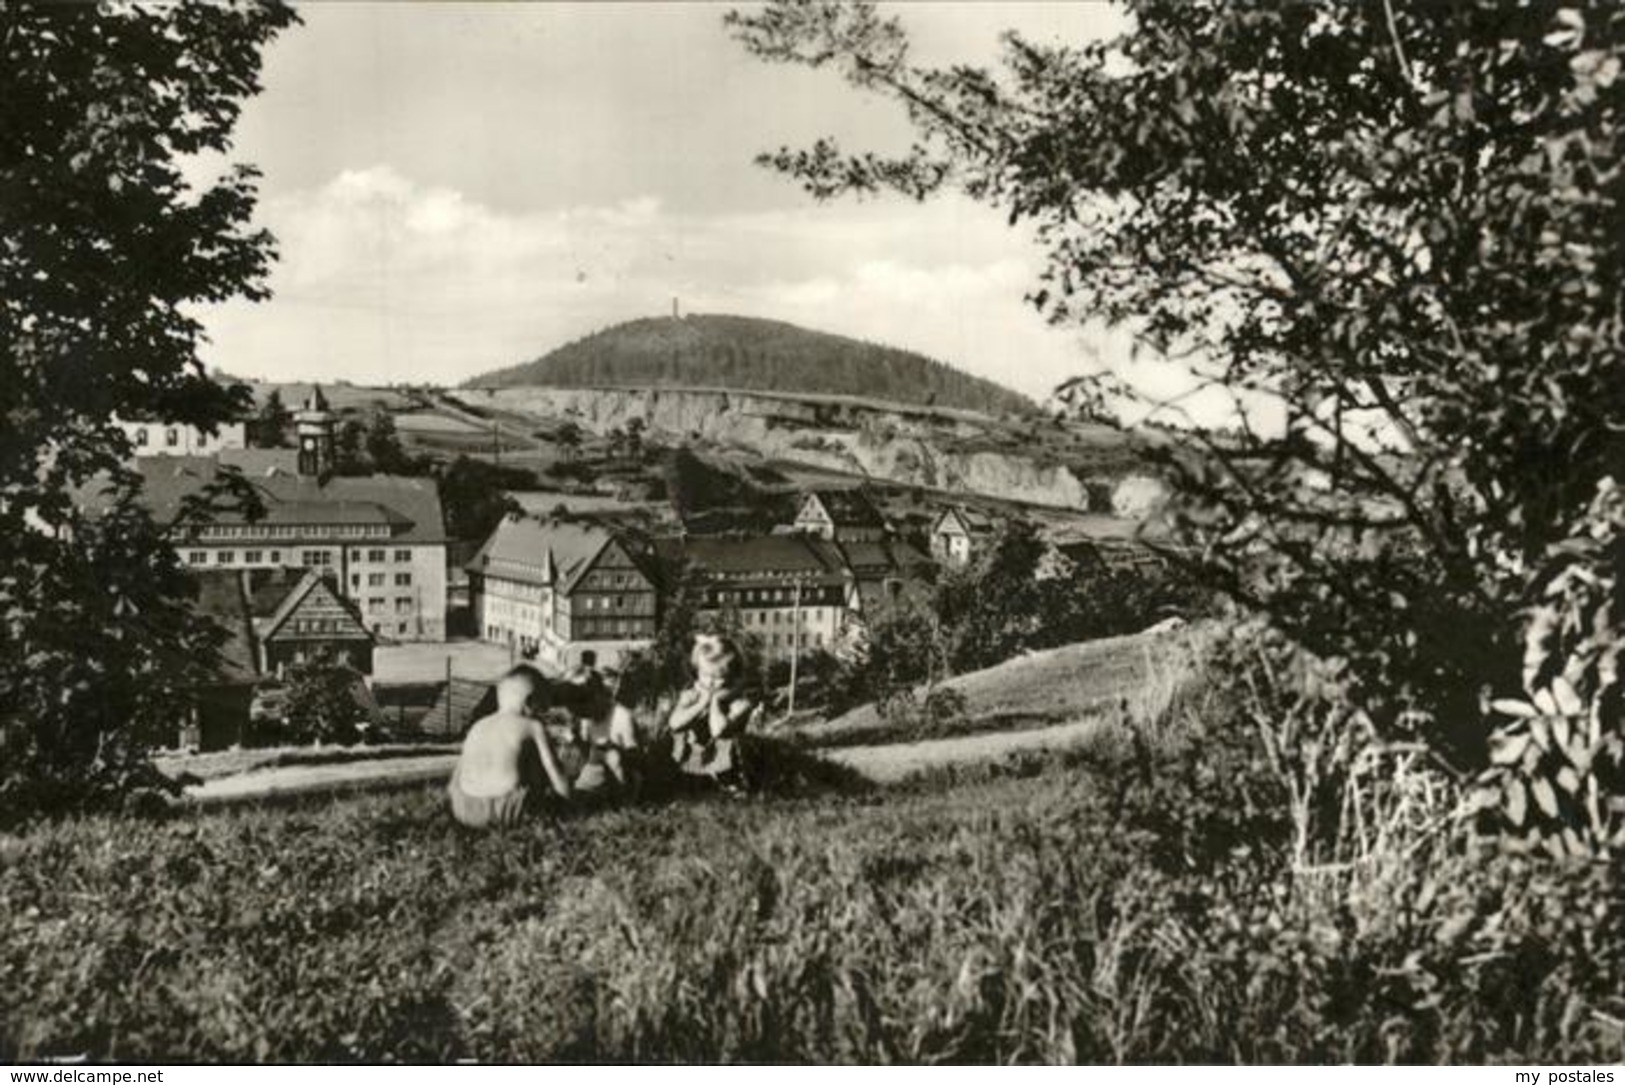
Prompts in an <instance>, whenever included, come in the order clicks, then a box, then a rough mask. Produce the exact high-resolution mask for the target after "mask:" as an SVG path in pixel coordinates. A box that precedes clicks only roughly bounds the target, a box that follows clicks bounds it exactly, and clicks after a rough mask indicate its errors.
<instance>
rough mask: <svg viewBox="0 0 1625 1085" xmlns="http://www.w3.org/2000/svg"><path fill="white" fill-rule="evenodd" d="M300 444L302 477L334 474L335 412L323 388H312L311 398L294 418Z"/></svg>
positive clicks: (300, 471) (316, 386)
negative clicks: (330, 407) (324, 394)
mask: <svg viewBox="0 0 1625 1085" xmlns="http://www.w3.org/2000/svg"><path fill="white" fill-rule="evenodd" d="M293 423H294V431H295V433H296V434H297V435H298V440H299V473H300V474H301V475H315V476H318V477H320V476H323V475H328V474H331V473H332V471H333V412H332V411H331V410H329V409H328V406H327V398H326V397H325V396H323V395H322V389H321V386H320V385H315V384H313V385H311V387H310V398H309V399H307V400H305V402H304V405H303V406H302V407H301V408H300V409H299V410H297V411H295V412H294V415H293Z"/></svg>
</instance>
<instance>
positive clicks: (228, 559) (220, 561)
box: [214, 550, 237, 565]
mask: <svg viewBox="0 0 1625 1085" xmlns="http://www.w3.org/2000/svg"><path fill="white" fill-rule="evenodd" d="M236 560H237V555H236V554H235V553H234V552H232V551H230V550H218V551H216V552H215V555H214V563H215V564H216V565H230V564H231V563H232V562H234V561H236Z"/></svg>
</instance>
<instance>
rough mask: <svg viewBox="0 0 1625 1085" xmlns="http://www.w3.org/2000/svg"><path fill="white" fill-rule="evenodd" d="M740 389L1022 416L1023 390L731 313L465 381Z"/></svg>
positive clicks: (666, 321)
mask: <svg viewBox="0 0 1625 1085" xmlns="http://www.w3.org/2000/svg"><path fill="white" fill-rule="evenodd" d="M468 383H469V384H470V385H472V386H479V387H512V386H515V385H526V384H538V385H563V386H581V385H630V386H653V387H701V388H739V389H756V390H761V391H775V392H802V393H809V394H815V395H850V396H863V397H869V398H874V399H883V400H890V401H892V402H897V403H908V404H914V405H918V406H941V407H959V408H966V409H969V410H977V411H987V412H993V413H997V412H1012V413H1026V412H1028V411H1031V410H1032V409H1033V405H1032V403H1031V402H1030V401H1029V400H1027V399H1026V397H1024V396H1021V395H1019V394H1017V393H1016V392H1013V391H1011V390H1010V389H1008V388H1003V387H1001V386H999V385H997V384H994V383H993V382H992V381H988V380H983V379H982V378H980V377H974V376H971V375H970V374H968V373H962V372H960V371H959V370H957V369H954V368H953V367H951V366H948V365H945V364H943V363H942V362H939V361H936V360H934V359H931V358H927V357H925V356H924V355H921V354H916V353H913V352H912V351H906V350H898V349H896V348H893V347H886V346H881V345H879V344H875V343H865V342H861V341H859V340H856V339H849V338H847V337H845V336H840V335H830V334H827V333H824V332H816V331H809V330H808V329H805V328H799V327H796V326H795V325H793V324H785V323H782V322H780V321H773V320H759V319H755V318H751V317H738V316H710V315H707V316H691V317H687V318H685V319H682V320H672V319H670V318H669V317H662V318H650V319H645V320H634V321H630V322H628V323H625V324H618V325H616V326H615V327H612V328H607V329H604V330H601V331H597V332H594V333H593V334H591V335H588V336H586V337H584V338H581V339H577V340H576V341H574V342H572V343H568V344H566V345H564V346H562V347H560V348H558V349H557V350H555V351H553V352H551V353H549V354H547V355H545V356H543V357H541V358H538V359H537V360H535V361H533V362H528V363H526V364H524V365H520V366H514V367H513V368H510V369H503V370H498V371H496V372H494V373H489V374H486V375H484V376H481V377H476V378H474V379H473V380H471V381H469V382H468Z"/></svg>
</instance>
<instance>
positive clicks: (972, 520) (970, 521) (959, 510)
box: [931, 505, 994, 535]
mask: <svg viewBox="0 0 1625 1085" xmlns="http://www.w3.org/2000/svg"><path fill="white" fill-rule="evenodd" d="M950 517H953V518H955V519H957V520H958V521H959V525H960V526H961V527H962V528H964V529H965V531H966V532H967V533H968V534H971V535H990V534H992V533H993V530H994V522H993V518H992V517H991V516H989V515H988V514H987V513H985V512H982V511H981V510H979V509H971V508H966V507H965V506H964V505H955V506H953V507H952V508H948V509H944V510H943V511H942V515H941V516H939V517H937V519H936V522H935V523H934V524H932V525H931V533H932V534H936V533H937V532H938V531H940V530H941V529H942V526H943V521H945V520H947V519H949V518H950Z"/></svg>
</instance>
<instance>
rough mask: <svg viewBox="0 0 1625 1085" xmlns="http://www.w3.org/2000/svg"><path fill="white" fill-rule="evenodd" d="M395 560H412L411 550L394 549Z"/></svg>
mask: <svg viewBox="0 0 1625 1085" xmlns="http://www.w3.org/2000/svg"><path fill="white" fill-rule="evenodd" d="M395 560H396V561H411V560H412V551H410V550H397V551H395Z"/></svg>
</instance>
